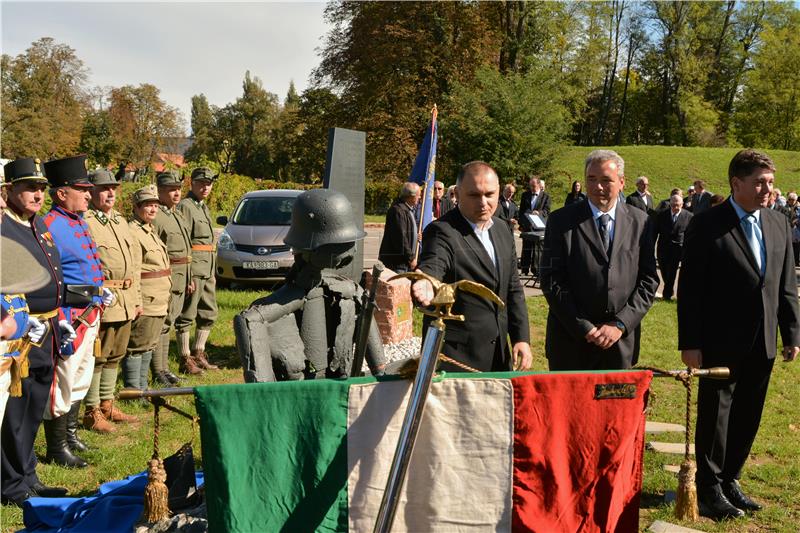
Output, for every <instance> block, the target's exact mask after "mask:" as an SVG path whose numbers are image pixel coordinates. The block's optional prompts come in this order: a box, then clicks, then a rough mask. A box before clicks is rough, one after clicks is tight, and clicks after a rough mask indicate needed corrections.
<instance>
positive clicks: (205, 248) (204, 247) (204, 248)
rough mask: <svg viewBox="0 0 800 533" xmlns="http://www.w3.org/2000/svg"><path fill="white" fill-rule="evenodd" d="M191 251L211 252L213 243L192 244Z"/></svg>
mask: <svg viewBox="0 0 800 533" xmlns="http://www.w3.org/2000/svg"><path fill="white" fill-rule="evenodd" d="M192 251H193V252H213V251H214V245H213V244H193V245H192Z"/></svg>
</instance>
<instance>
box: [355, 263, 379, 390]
mask: <svg viewBox="0 0 800 533" xmlns="http://www.w3.org/2000/svg"><path fill="white" fill-rule="evenodd" d="M383 270H384V266H383V263H381V262H380V261H378V262H377V263H375V264H374V265H373V266H372V286H371V287H370V288H369V291H364V294H362V295H361V306H362V307H361V323H360V324H359V326H358V341H357V342H356V349H355V353H354V354H353V366H352V368H351V369H350V377H351V378H357V377H359V376H360V375H361V368H362V367H363V366H364V356H365V355H366V353H367V340H368V339H369V330H370V328H371V327H372V319H373V315H374V314H375V308H376V307H377V306H376V305H375V295H376V294H377V293H378V279H379V278H380V277H381V273H382V272H383Z"/></svg>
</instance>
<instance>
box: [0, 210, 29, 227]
mask: <svg viewBox="0 0 800 533" xmlns="http://www.w3.org/2000/svg"><path fill="white" fill-rule="evenodd" d="M3 216H4V217H9V218H11V220H13V221H14V222H18V223H19V224H22V225H23V226H30V225H31V222H32V221H33V217H35V216H36V214H33V215H31V218H28V219H25V218H22V216H21V215H18V214H16V213H15V212H14V210H13V209H11V208H10V207H9V208H6V209H5V210H3Z"/></svg>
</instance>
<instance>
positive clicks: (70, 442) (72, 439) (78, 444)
mask: <svg viewBox="0 0 800 533" xmlns="http://www.w3.org/2000/svg"><path fill="white" fill-rule="evenodd" d="M80 413H81V402H72V407H71V408H70V410H69V413H67V415H66V416H67V446H69V449H70V450H71V451H72V452H88V451H89V446H87V445H86V443H85V442H83V441H82V440H81V439H80V437H78V426H79V425H80V420H79V418H80Z"/></svg>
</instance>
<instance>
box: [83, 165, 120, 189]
mask: <svg viewBox="0 0 800 533" xmlns="http://www.w3.org/2000/svg"><path fill="white" fill-rule="evenodd" d="M89 181H90V182H92V185H95V186H98V185H122V184H121V183H120V182H118V181H117V179H116V178H115V177H114V174H112V173H111V172H109V171H108V170H106V169H104V168H101V169H97V170H92V171H91V172H89Z"/></svg>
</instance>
